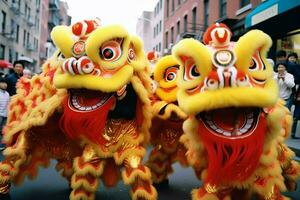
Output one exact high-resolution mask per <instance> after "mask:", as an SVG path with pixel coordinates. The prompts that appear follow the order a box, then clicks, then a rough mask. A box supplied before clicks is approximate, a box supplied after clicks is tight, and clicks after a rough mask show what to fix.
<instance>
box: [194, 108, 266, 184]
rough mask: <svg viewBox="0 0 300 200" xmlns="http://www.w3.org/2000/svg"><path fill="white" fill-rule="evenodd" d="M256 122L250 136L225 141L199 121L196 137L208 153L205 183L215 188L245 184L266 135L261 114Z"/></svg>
mask: <svg viewBox="0 0 300 200" xmlns="http://www.w3.org/2000/svg"><path fill="white" fill-rule="evenodd" d="M258 121H259V123H258V124H257V127H256V129H255V130H253V132H252V133H251V135H248V136H246V137H240V138H226V137H220V136H218V135H216V134H213V133H210V132H209V131H208V130H207V128H206V127H205V125H204V123H203V122H202V121H200V123H199V125H198V134H199V136H200V137H201V139H202V141H203V143H204V146H205V149H206V151H207V154H208V163H209V164H208V171H207V177H206V180H207V181H208V182H209V183H212V184H216V185H218V184H226V183H227V184H228V183H232V182H234V181H245V180H246V179H247V178H249V177H250V176H251V175H252V174H253V172H254V170H255V169H256V168H257V166H258V165H259V159H260V156H261V154H262V152H263V146H264V142H265V133H266V132H267V125H266V119H265V116H264V114H260V116H259V120H258Z"/></svg>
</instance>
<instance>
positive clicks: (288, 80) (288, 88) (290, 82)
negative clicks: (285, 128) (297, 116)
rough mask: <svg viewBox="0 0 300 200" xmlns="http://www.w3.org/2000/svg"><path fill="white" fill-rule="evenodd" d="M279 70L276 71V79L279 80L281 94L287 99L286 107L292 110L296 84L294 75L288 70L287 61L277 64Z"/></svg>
mask: <svg viewBox="0 0 300 200" xmlns="http://www.w3.org/2000/svg"><path fill="white" fill-rule="evenodd" d="M276 68H277V69H278V72H277V73H275V77H274V78H275V80H277V83H278V87H279V96H280V98H282V99H283V100H285V101H286V107H287V108H288V109H289V110H291V107H292V104H293V100H294V99H293V97H292V88H293V87H294V86H295V82H294V76H293V75H292V74H290V73H288V72H287V70H286V69H287V66H286V63H279V64H277V65H276Z"/></svg>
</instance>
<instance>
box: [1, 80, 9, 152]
mask: <svg viewBox="0 0 300 200" xmlns="http://www.w3.org/2000/svg"><path fill="white" fill-rule="evenodd" d="M6 89H7V84H6V81H5V78H3V77H0V150H1V151H2V150H3V149H4V148H5V146H4V144H3V143H2V129H3V127H4V125H5V124H6V119H7V106H8V102H9V94H8V92H7V91H6Z"/></svg>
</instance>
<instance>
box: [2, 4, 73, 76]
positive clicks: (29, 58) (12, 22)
mask: <svg viewBox="0 0 300 200" xmlns="http://www.w3.org/2000/svg"><path fill="white" fill-rule="evenodd" d="M67 9H68V6H67V4H66V2H60V1H59V0H43V1H41V0H24V1H22V0H0V12H1V13H0V60H6V61H9V62H10V63H13V62H14V61H15V60H21V61H23V62H24V64H25V67H26V68H28V69H30V70H31V71H32V72H40V71H41V65H42V63H43V62H44V61H45V60H46V59H47V58H48V57H49V55H52V54H53V52H54V50H55V48H54V45H53V44H52V43H51V39H50V32H51V30H52V28H53V27H54V26H56V25H59V24H61V23H62V24H70V21H71V20H70V17H69V16H68V15H67Z"/></svg>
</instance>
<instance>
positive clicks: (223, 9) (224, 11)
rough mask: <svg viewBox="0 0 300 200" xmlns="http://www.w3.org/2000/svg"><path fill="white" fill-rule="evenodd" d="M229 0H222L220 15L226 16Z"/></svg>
mask: <svg viewBox="0 0 300 200" xmlns="http://www.w3.org/2000/svg"><path fill="white" fill-rule="evenodd" d="M226 7H227V0H220V17H225V16H226Z"/></svg>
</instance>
